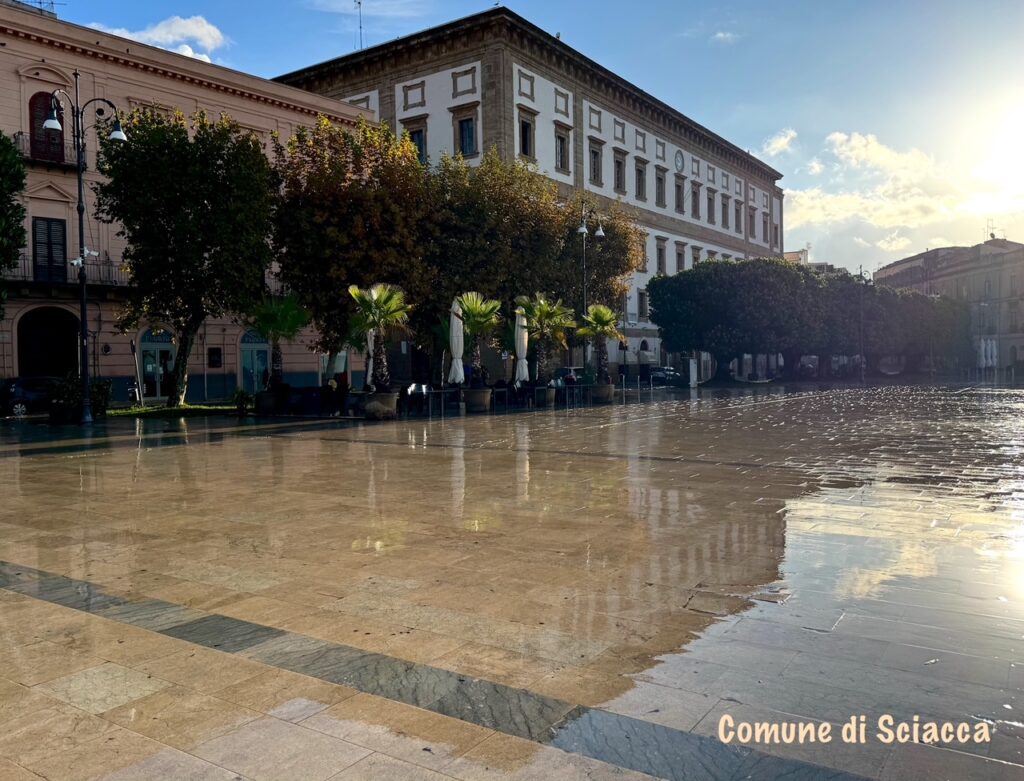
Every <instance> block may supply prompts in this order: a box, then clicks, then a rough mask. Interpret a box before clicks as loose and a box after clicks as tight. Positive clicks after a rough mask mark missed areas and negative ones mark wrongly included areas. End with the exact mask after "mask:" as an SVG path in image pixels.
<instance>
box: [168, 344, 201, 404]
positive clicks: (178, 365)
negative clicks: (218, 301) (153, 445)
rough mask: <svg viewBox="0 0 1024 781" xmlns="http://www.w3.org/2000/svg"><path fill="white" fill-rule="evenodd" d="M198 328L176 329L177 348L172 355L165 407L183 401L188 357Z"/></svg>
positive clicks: (182, 402) (186, 386)
mask: <svg viewBox="0 0 1024 781" xmlns="http://www.w3.org/2000/svg"><path fill="white" fill-rule="evenodd" d="M197 330H198V329H194V328H193V329H186V330H182V331H178V333H177V337H178V344H177V345H176V347H177V350H176V351H175V355H174V374H173V384H172V385H171V391H170V393H168V394H167V407H168V409H173V408H175V407H180V406H181V405H182V404H184V403H185V394H186V393H187V392H188V359H189V358H190V357H191V355H192V345H193V344H195V340H196V331H197Z"/></svg>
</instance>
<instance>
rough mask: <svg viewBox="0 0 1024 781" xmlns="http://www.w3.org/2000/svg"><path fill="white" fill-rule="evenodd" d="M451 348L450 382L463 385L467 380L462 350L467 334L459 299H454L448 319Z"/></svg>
mask: <svg viewBox="0 0 1024 781" xmlns="http://www.w3.org/2000/svg"><path fill="white" fill-rule="evenodd" d="M448 330H449V331H450V332H451V335H450V336H449V345H448V346H449V348H450V349H451V351H452V368H451V370H450V371H449V372H448V382H450V383H451V384H452V385H461V384H462V383H464V382H465V381H466V373H465V372H464V371H463V370H462V350H463V348H464V347H465V342H466V339H465V336H464V335H463V330H462V307H461V306H459V299H457V298H456V299H455V300H454V301H452V313H451V317H450V318H449V320H448Z"/></svg>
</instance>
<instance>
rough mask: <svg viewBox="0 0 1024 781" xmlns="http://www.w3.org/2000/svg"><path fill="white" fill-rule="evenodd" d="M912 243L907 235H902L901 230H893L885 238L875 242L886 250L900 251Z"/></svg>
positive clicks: (881, 248)
mask: <svg viewBox="0 0 1024 781" xmlns="http://www.w3.org/2000/svg"><path fill="white" fill-rule="evenodd" d="M911 244H912V242H911V241H910V239H908V238H907V237H906V236H900V233H899V231H893V232H892V233H890V234H889V235H888V236H886V237H885V238H884V239H879V240H878V241H876V242H875V246H876V247H878V248H879V249H880V250H884V251H885V252H899V251H900V250H904V249H906V248H907V247H909V246H910V245H911Z"/></svg>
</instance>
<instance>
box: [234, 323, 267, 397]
mask: <svg viewBox="0 0 1024 781" xmlns="http://www.w3.org/2000/svg"><path fill="white" fill-rule="evenodd" d="M239 350H240V352H241V355H240V358H241V360H240V362H239V365H240V366H241V367H242V372H241V377H240V379H241V382H242V390H245V391H248V392H249V393H256V392H257V391H261V390H264V389H265V388H266V387H267V383H268V382H269V381H270V342H268V341H267V340H266V339H264V338H263V337H262V336H260V335H259V333H257V332H256V331H253V330H249V331H246V332H245V333H244V334H242V341H241V344H239Z"/></svg>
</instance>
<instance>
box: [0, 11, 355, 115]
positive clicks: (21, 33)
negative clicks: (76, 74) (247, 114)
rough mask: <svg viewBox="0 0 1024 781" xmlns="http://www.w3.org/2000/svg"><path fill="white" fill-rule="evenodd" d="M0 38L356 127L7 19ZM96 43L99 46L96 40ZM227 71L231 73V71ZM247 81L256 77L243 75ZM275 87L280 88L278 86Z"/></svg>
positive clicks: (295, 105) (269, 97)
mask: <svg viewBox="0 0 1024 781" xmlns="http://www.w3.org/2000/svg"><path fill="white" fill-rule="evenodd" d="M2 10H3V11H4V12H5V15H7V14H6V12H8V11H10V9H7V8H4V9H2ZM23 13H24V12H22V11H15V12H13V14H17V15H21V14H23ZM13 14H11V15H13ZM29 16H30V17H31V18H32V20H33V21H43V22H44V23H49V25H51V26H56V25H59V26H61V27H66V28H69V30H70V31H75V30H77V29H85V28H78V26H77V25H71V24H68V23H66V22H60V21H54V20H49V19H43V18H42V17H36V16H35V15H31V14H30V15H29ZM90 32H94V31H90ZM95 34H96V35H100V36H102V37H107V38H109V37H114V36H110V35H109V34H107V33H99V32H96V33H95ZM0 36H7V37H10V38H18V39H21V40H25V41H30V42H32V43H34V44H39V45H42V46H46V47H49V48H52V49H55V50H59V51H62V52H65V53H68V54H72V55H76V56H79V57H82V56H84V57H89V58H92V59H95V60H97V61H99V62H107V63H111V64H114V65H118V66H120V67H124V68H130V69H133V70H136V71H139V72H142V73H147V74H153V75H156V76H160V77H162V78H166V79H170V80H173V81H179V82H182V83H185V84H192V85H195V86H197V87H203V88H206V89H210V90H214V91H216V92H222V93H225V94H228V95H235V96H238V97H241V98H245V99H247V100H252V101H254V102H257V103H262V104H264V105H268V106H275V107H278V108H283V109H287V110H289V111H294V112H296V113H299V114H304V115H306V116H309V117H317V116H320V115H323V116H326V117H327V118H328V119H330V120H331V121H333V122H338V123H342V124H346V125H354V124H355V120H354V119H353V117H352V116H345V115H343V114H340V113H335V112H330V111H325V110H322V109H317V108H313V107H311V106H303V105H300V104H299V103H297V102H293V101H289V100H284V99H282V98H278V97H274V96H273V95H269V94H263V93H260V92H256V91H254V90H252V89H247V88H246V87H244V86H241V85H232V84H228V83H226V82H223V81H215V80H213V79H211V78H207V77H205V76H203V75H201V74H199V73H196V72H192V73H186V72H184V70H183V69H182V70H176V69H172V68H171V67H169V66H165V65H162V64H160V63H159V62H156V61H155V60H149V61H147V60H146V59H144V58H143V57H133V56H131V55H130V54H128V52H127V50H126V53H125V54H120V53H116V52H113V51H110V50H104V49H103V48H100V47H99V46H89V45H87V44H85V43H84V42H82V41H80V40H79V41H76V40H74V39H72V38H71V37H70V36H68V37H66V38H65V37H61V36H58V35H57V34H53V33H47V32H45V31H43V30H32V29H29V26H28V25H27V24H26V25H17V24H15V23H13V22H12V21H11V20H10V19H4V20H2V21H0ZM119 40H120V39H119ZM125 42H126V43H131V44H132V45H133V46H138V47H139V48H140V49H141V50H142V51H143V52H147V51H149V50H150V48H151V47H148V46H145V45H143V44H137V43H136V42H135V41H127V40H126V41H125ZM97 44H99V41H97ZM161 54H165V52H162V51H161ZM166 54H168V55H169V56H174V57H180V56H181V55H174V54H173V53H170V52H167V53H166ZM183 59H184V58H183ZM183 64H187V65H189V66H190V67H195V66H194V65H193V63H191V62H188V63H183ZM211 67H219V66H211ZM227 72H228V73H230V71H227ZM246 78H258V77H250V76H246ZM270 84H272V85H274V86H277V83H276V82H270ZM277 88H278V89H280V87H277Z"/></svg>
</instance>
